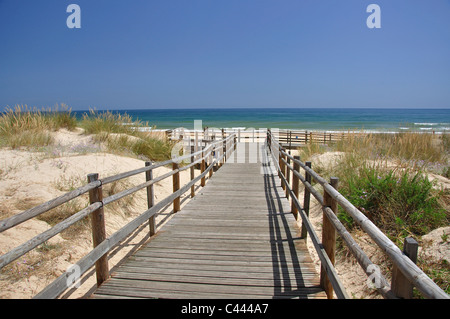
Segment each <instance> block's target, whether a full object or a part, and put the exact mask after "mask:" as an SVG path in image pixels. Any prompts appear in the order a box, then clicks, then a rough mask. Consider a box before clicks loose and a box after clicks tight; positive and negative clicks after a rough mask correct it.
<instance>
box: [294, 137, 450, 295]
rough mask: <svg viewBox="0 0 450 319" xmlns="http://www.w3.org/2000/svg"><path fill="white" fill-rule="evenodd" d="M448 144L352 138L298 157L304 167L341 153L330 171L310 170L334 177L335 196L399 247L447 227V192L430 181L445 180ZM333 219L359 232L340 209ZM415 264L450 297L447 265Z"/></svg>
mask: <svg viewBox="0 0 450 319" xmlns="http://www.w3.org/2000/svg"><path fill="white" fill-rule="evenodd" d="M449 140H450V138H449V134H442V135H434V134H426V133H424V134H419V133H399V134H369V135H366V136H362V135H354V136H351V137H350V138H349V139H347V140H344V141H340V142H338V143H336V144H335V145H308V146H307V147H303V148H301V149H299V151H300V155H301V158H302V160H304V161H305V160H309V159H311V157H312V156H313V155H314V154H321V153H325V152H327V151H338V152H342V153H340V154H341V156H339V157H337V158H338V160H337V161H336V162H335V163H332V165H331V166H329V167H326V166H316V167H313V168H314V169H315V170H316V171H317V172H318V173H319V174H320V175H322V176H323V177H326V178H329V177H330V176H331V175H333V176H337V177H339V192H340V193H341V194H342V195H344V196H345V197H346V198H347V199H348V200H349V201H350V202H351V203H352V204H353V205H355V206H356V207H357V208H358V209H359V210H360V211H362V212H363V213H364V214H365V215H366V216H367V217H368V218H369V219H370V220H371V221H372V222H373V223H374V224H375V225H376V226H377V227H379V228H380V229H381V230H382V231H383V232H384V233H385V234H387V235H388V236H389V237H390V238H391V240H393V241H394V242H395V243H396V244H397V245H398V246H399V247H402V245H403V241H404V238H405V237H407V236H412V237H414V238H416V239H417V240H419V241H420V238H421V236H423V235H425V234H427V233H429V232H430V231H432V230H433V229H436V228H439V227H444V226H448V225H449V222H450V190H449V189H448V188H444V187H442V186H439V185H438V183H437V182H436V179H434V180H431V178H430V177H429V176H430V174H435V175H440V176H443V177H446V178H449V155H450V147H449V145H450V142H449ZM338 217H339V219H340V220H341V221H342V222H343V223H344V225H346V227H347V228H348V229H349V230H350V231H352V232H355V233H359V232H360V230H359V228H358V225H357V224H356V223H355V222H354V221H353V219H352V218H351V217H350V215H348V214H347V213H346V212H345V211H344V210H343V209H342V208H341V207H340V208H339V212H338ZM418 262H419V266H420V267H421V268H423V269H424V271H425V272H426V274H427V275H429V276H430V277H431V278H432V279H433V280H434V281H435V282H436V283H437V284H438V285H439V286H440V287H441V288H443V289H444V290H445V291H446V292H447V293H450V291H449V284H448V283H449V281H450V265H449V261H448V260H440V261H432V260H428V259H427V260H424V259H421V258H420V257H419V261H418Z"/></svg>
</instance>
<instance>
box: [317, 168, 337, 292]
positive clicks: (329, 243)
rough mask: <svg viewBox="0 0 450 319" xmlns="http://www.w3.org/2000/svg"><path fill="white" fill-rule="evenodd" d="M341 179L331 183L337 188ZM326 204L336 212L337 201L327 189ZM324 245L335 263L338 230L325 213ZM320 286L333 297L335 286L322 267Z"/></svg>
mask: <svg viewBox="0 0 450 319" xmlns="http://www.w3.org/2000/svg"><path fill="white" fill-rule="evenodd" d="M338 183H339V179H338V178H337V177H331V178H330V185H331V186H332V187H333V188H335V189H336V190H337V188H338ZM323 202H324V206H328V207H330V208H331V210H332V211H333V212H334V213H335V214H336V212H337V202H336V200H334V199H333V198H332V197H331V196H330V195H329V194H328V193H327V192H326V191H324V193H323ZM322 245H323V248H324V249H325V252H326V253H327V255H328V258H329V259H330V261H331V263H332V264H333V265H334V262H335V254H336V230H335V229H334V226H333V224H332V223H331V222H330V221H329V219H328V217H327V216H326V215H325V213H324V214H323V223H322ZM320 286H321V287H322V288H323V290H324V291H325V293H326V294H327V297H328V299H333V286H332V285H331V282H330V280H329V279H328V276H327V274H326V271H325V269H324V268H323V267H322V268H321V270H320Z"/></svg>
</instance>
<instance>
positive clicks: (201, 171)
mask: <svg viewBox="0 0 450 319" xmlns="http://www.w3.org/2000/svg"><path fill="white" fill-rule="evenodd" d="M205 169H206V168H205V152H204V150H202V163H201V164H200V173H201V174H203V173H204V172H205ZM200 185H201V186H202V187H204V186H205V185H206V178H205V176H203V177H202V179H201V182H200Z"/></svg>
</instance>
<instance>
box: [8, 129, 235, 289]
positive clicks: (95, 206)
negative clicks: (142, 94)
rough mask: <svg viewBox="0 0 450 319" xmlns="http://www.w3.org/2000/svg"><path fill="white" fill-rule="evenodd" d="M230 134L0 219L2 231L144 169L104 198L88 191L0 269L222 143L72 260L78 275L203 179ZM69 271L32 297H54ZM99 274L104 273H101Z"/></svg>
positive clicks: (63, 286)
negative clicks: (86, 199) (86, 200)
mask: <svg viewBox="0 0 450 319" xmlns="http://www.w3.org/2000/svg"><path fill="white" fill-rule="evenodd" d="M234 138H235V134H232V135H230V136H228V137H227V138H226V139H223V140H217V141H215V142H212V143H210V144H208V145H207V146H206V147H205V148H204V149H202V150H200V151H197V152H195V153H192V154H188V155H184V156H180V157H177V158H173V159H170V160H167V161H163V162H159V163H155V164H151V165H150V163H146V165H145V166H144V167H142V168H139V169H135V170H131V171H128V172H124V173H121V174H117V175H114V176H110V177H106V178H104V179H96V178H97V177H95V178H94V179H96V180H94V181H92V182H90V183H88V184H87V185H84V186H81V187H79V188H77V189H75V190H73V191H71V192H68V193H66V194H64V195H62V196H59V197H57V198H55V199H52V200H50V201H48V202H46V203H43V204H41V205H39V206H36V207H34V208H31V209H29V210H26V211H24V212H22V213H20V214H17V215H15V216H13V217H10V218H7V219H4V220H2V221H0V232H3V231H5V230H7V229H9V228H11V227H14V226H16V225H18V224H20V223H22V222H24V221H26V220H29V219H31V218H33V217H36V216H38V215H40V214H43V213H45V212H47V211H49V210H50V209H53V208H55V207H57V206H59V205H62V204H64V203H66V202H68V201H70V200H72V199H74V198H77V197H79V196H80V195H82V194H85V193H87V192H90V193H91V194H94V193H95V191H97V190H99V189H101V186H102V185H105V184H108V183H112V182H114V181H117V180H121V179H124V178H127V177H131V176H134V175H136V174H140V173H146V182H145V183H142V184H139V185H137V186H134V187H132V188H129V189H126V190H124V191H122V192H119V193H116V194H114V195H111V196H109V197H106V198H102V196H101V193H100V194H99V195H97V196H94V195H92V196H91V204H90V205H89V206H88V207H86V208H84V209H82V210H80V211H79V212H77V213H75V214H73V215H72V216H70V217H68V218H66V219H65V220H63V221H62V222H60V223H58V224H57V225H55V226H53V227H52V228H50V229H49V230H47V231H45V232H43V233H41V234H39V235H37V236H35V237H34V238H32V239H30V240H28V241H27V242H25V243H23V244H22V245H20V246H18V247H16V248H14V249H12V250H10V251H9V252H7V253H6V254H4V255H2V256H0V269H1V268H3V267H4V266H6V265H8V264H9V263H11V262H12V261H14V260H16V259H17V258H19V257H20V256H22V255H24V254H25V253H27V252H29V251H30V250H32V249H34V248H36V247H37V246H39V245H41V244H42V243H44V242H45V241H47V240H49V239H50V238H52V237H53V236H55V235H57V234H58V233H60V232H61V231H63V230H65V229H67V228H68V227H70V226H71V225H73V224H74V223H76V222H77V221H79V220H81V219H83V218H85V217H86V216H89V215H91V214H92V213H93V212H96V211H98V210H100V209H102V208H103V207H104V206H106V205H108V204H110V203H112V202H114V201H117V200H119V199H121V198H123V197H125V196H128V195H131V194H133V193H135V192H137V191H138V190H141V189H143V188H147V190H148V188H149V187H150V186H152V185H153V184H155V183H157V182H159V181H161V180H163V179H165V178H168V177H170V176H175V175H177V174H179V173H180V172H181V171H184V170H187V169H190V168H193V167H194V165H196V164H197V163H199V162H202V161H204V160H205V159H206V158H208V156H210V155H211V153H212V150H213V149H214V147H215V145H217V144H220V143H222V145H223V149H224V152H223V154H221V156H217V159H215V160H214V161H210V162H209V163H208V167H205V168H204V169H203V170H202V172H201V174H200V175H199V176H197V177H195V178H193V176H192V175H191V180H190V182H188V183H187V184H186V185H184V186H182V187H180V185H179V184H178V185H177V186H176V188H175V187H174V192H173V193H172V194H171V195H169V196H167V197H166V198H164V199H163V200H161V201H160V202H158V203H157V204H153V198H152V199H148V201H149V205H148V206H149V207H148V210H146V211H145V212H144V213H142V214H141V215H139V216H138V217H137V218H135V219H134V220H133V221H131V222H130V223H128V224H127V225H126V226H124V227H123V228H121V229H120V230H118V231H117V232H116V233H114V234H113V235H111V236H110V237H109V238H106V239H102V240H101V242H98V243H96V244H95V246H96V247H95V248H94V249H93V250H92V251H91V252H90V253H88V254H87V255H86V256H85V257H83V258H82V259H81V260H80V261H79V262H78V263H77V264H76V266H77V267H79V269H80V273H79V274H80V275H82V274H83V273H84V272H86V271H87V270H88V269H89V268H90V267H92V266H93V265H94V264H95V263H96V262H97V261H98V260H99V259H101V258H102V257H104V256H105V254H106V253H108V252H109V250H110V249H111V248H113V247H114V246H115V245H116V244H117V243H118V242H120V241H121V240H123V239H124V238H126V237H127V236H129V235H130V234H131V232H133V231H134V230H135V229H136V228H137V227H139V226H140V225H141V224H142V223H144V222H146V221H147V220H149V219H151V218H152V217H154V216H155V215H156V214H157V213H158V212H159V211H160V210H161V209H162V208H164V207H165V206H167V204H169V203H170V202H174V203H177V199H179V198H180V196H181V195H182V194H183V193H185V192H186V191H187V190H189V189H190V188H191V187H193V186H194V184H195V183H196V182H198V181H199V180H201V179H203V178H204V177H205V176H206V175H207V174H209V172H210V171H212V170H213V166H214V165H215V163H216V162H220V161H222V159H225V158H226V157H227V156H228V154H229V153H230V152H232V151H233V148H232V147H229V146H231V145H232V144H231V143H234V142H235V139H234ZM200 154H203V155H202V157H201V158H199V159H197V160H195V161H192V162H191V163H190V164H188V165H185V166H182V167H180V166H178V163H180V162H181V161H183V160H184V159H188V158H189V159H194V158H195V157H196V156H198V155H200ZM170 164H173V165H174V167H173V169H172V170H171V171H170V172H168V173H166V174H163V175H161V176H159V177H157V178H148V177H149V176H152V175H151V174H148V173H149V172H151V171H152V170H154V169H155V168H158V167H162V166H165V165H170ZM91 178H92V176H91ZM174 182H175V180H174ZM147 194H151V192H148V193H147ZM177 205H178V206H176V207H178V208H179V204H177ZM150 232H151V234H150V235H153V233H152V229H151V228H150ZM103 272H104V271H103ZM69 275H70V274H69V273H68V272H66V273H64V274H63V275H61V276H60V277H58V278H57V279H56V280H55V281H54V282H53V283H51V284H50V285H49V286H47V287H46V288H45V289H44V290H43V291H42V292H41V293H39V294H37V295H36V296H35V298H56V297H57V296H59V295H60V294H61V293H62V292H63V291H64V290H66V289H67V288H68V284H67V277H68V276H69ZM102 276H103V277H105V276H104V274H103V275H102ZM104 279H106V278H102V279H101V280H100V282H98V284H100V283H101V281H102V280H104ZM97 280H99V278H98V277H97Z"/></svg>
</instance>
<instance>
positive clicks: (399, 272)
mask: <svg viewBox="0 0 450 319" xmlns="http://www.w3.org/2000/svg"><path fill="white" fill-rule="evenodd" d="M267 146H268V149H269V151H270V154H271V156H272V159H273V162H274V163H275V165H276V168H277V172H278V175H279V177H280V178H281V181H282V187H283V189H284V190H285V192H286V196H287V197H288V198H289V197H290V198H291V200H292V202H291V205H292V212H293V213H294V215H295V216H296V218H297V216H298V215H300V217H301V221H302V237H303V238H306V236H307V235H309V236H310V238H311V241H312V243H313V245H314V248H315V250H316V251H317V254H318V257H319V258H320V261H321V280H320V282H321V286H322V287H323V288H324V289H325V292H326V293H327V296H328V297H329V298H332V296H333V290H334V292H335V293H336V296H337V297H338V298H347V297H348V296H347V294H346V292H345V289H344V287H343V285H342V283H341V281H340V280H339V277H338V275H337V273H336V270H335V267H334V264H335V250H336V233H337V234H339V236H340V237H341V238H342V240H343V242H344V243H345V244H346V246H347V247H348V249H349V250H350V252H351V253H352V255H353V256H354V257H355V258H356V260H357V262H358V263H359V265H360V266H361V268H362V269H363V270H364V272H365V273H366V275H367V276H368V278H369V279H370V280H372V279H373V280H374V286H375V288H376V289H377V290H378V291H379V292H380V293H381V295H382V296H383V297H384V298H390V299H391V298H412V287H413V286H415V287H416V288H417V289H418V290H419V291H420V292H421V293H422V295H423V296H425V297H426V298H433V299H434V298H439V299H449V298H450V296H449V295H447V294H446V293H445V292H444V291H443V290H442V289H441V288H440V287H439V286H438V285H436V283H434V282H433V280H432V279H431V278H429V277H428V276H427V275H426V274H425V273H424V272H423V271H422V270H421V269H420V268H419V267H418V266H417V265H416V264H415V263H414V261H413V260H412V259H414V256H413V255H414V254H416V253H417V245H416V244H417V243H416V242H415V241H414V240H412V238H407V239H406V240H405V248H404V252H402V251H401V250H400V249H399V248H398V247H397V246H396V245H395V244H394V243H393V242H392V241H391V240H390V239H389V238H388V237H387V236H386V235H385V234H384V233H383V232H382V231H381V230H380V229H379V228H378V227H376V226H375V225H374V224H373V223H372V222H371V221H370V220H369V219H368V218H367V217H366V216H365V215H364V214H363V213H362V212H361V211H360V210H359V209H357V208H356V207H355V206H354V205H353V204H352V203H350V202H349V201H348V200H347V199H346V198H345V197H344V196H343V195H341V194H340V193H339V191H338V181H339V180H338V178H336V177H332V178H331V180H330V183H328V182H327V181H326V180H325V179H324V178H322V177H321V176H319V175H318V174H317V173H316V172H315V171H314V170H313V169H312V168H311V163H310V162H306V163H303V162H301V161H300V158H299V157H298V156H291V155H290V154H288V153H287V152H286V149H285V148H284V147H283V146H282V145H281V144H280V143H279V141H277V139H276V137H275V136H274V135H273V134H272V133H271V131H270V130H268V133H267ZM291 163H293V166H292V165H291ZM300 168H301V169H303V170H304V171H305V176H302V175H301V174H300ZM291 173H292V181H289V179H290V175H291ZM311 178H313V179H314V180H315V181H316V182H317V183H318V184H319V185H320V186H321V187H322V189H323V192H322V193H320V192H319V191H318V190H316V189H315V188H314V187H313V186H312V185H311ZM299 181H301V182H302V183H303V185H304V187H305V192H304V198H303V206H302V205H301V204H300V199H299V195H298V194H299ZM311 194H312V195H313V196H314V197H315V198H316V200H317V201H318V202H319V204H320V205H321V206H322V211H323V223H322V240H320V239H319V237H318V236H317V234H316V231H315V230H314V227H313V225H312V223H311V221H310V220H309V206H310V195H311ZM322 194H323V195H322ZM338 205H340V206H341V207H342V208H343V209H344V210H345V211H346V212H347V213H348V214H349V215H350V216H351V217H352V218H353V220H354V221H355V222H356V223H357V224H358V225H359V226H360V227H361V228H362V229H363V230H364V231H365V232H366V233H367V234H368V235H369V236H370V237H371V238H372V240H373V241H374V242H375V243H376V244H377V245H378V246H379V247H380V248H381V249H382V251H383V252H384V253H385V254H386V255H387V256H388V257H389V258H390V260H391V261H392V263H393V266H394V267H393V268H394V269H393V272H392V282H391V284H389V283H388V281H387V280H386V278H385V277H384V276H383V275H382V274H381V272H380V271H379V270H380V268H379V267H378V266H377V265H375V264H374V263H372V261H371V260H370V259H369V257H368V256H367V255H366V253H365V252H364V251H363V250H362V249H361V247H360V246H359V245H358V244H357V243H356V241H355V240H354V239H353V237H352V236H351V234H350V233H349V232H348V231H347V230H346V228H345V227H344V225H343V224H342V223H341V222H340V221H339V219H338V218H337V216H336V213H337V208H338ZM414 248H415V249H414ZM407 254H408V255H409V256H410V257H411V258H412V259H411V258H410V257H408V255H407Z"/></svg>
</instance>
